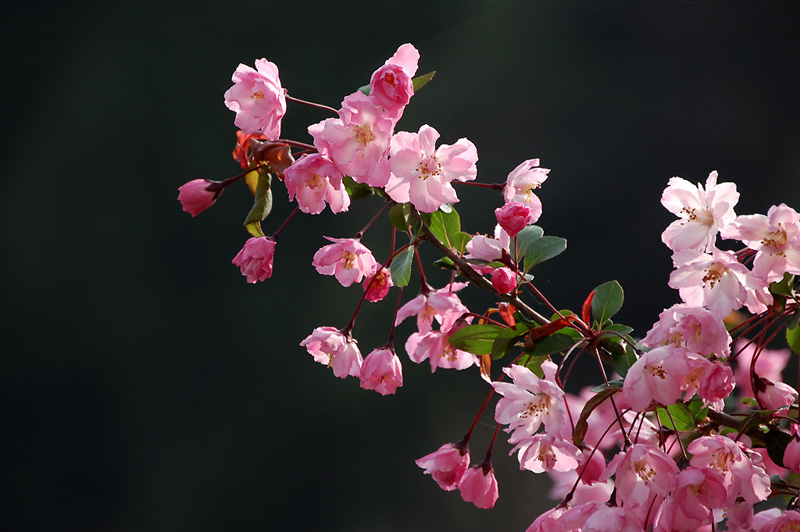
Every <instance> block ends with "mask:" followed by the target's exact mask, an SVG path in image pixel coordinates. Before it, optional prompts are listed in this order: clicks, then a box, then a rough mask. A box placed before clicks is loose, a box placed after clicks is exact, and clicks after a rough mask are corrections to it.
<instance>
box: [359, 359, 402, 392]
mask: <svg viewBox="0 0 800 532" xmlns="http://www.w3.org/2000/svg"><path fill="white" fill-rule="evenodd" d="M402 385H403V365H402V364H401V363H400V359H399V358H398V357H397V354H396V353H395V352H394V349H392V348H390V347H383V348H378V349H375V350H373V351H372V352H371V353H370V354H368V355H367V357H366V358H365V359H364V363H363V364H362V365H361V387H362V388H364V389H366V390H375V391H376V392H378V393H379V394H381V395H391V394H393V393H394V392H395V391H397V388H399V387H400V386H402Z"/></svg>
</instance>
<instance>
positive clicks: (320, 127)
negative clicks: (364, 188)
mask: <svg viewBox="0 0 800 532" xmlns="http://www.w3.org/2000/svg"><path fill="white" fill-rule="evenodd" d="M393 128H394V124H393V123H392V121H391V119H389V118H387V117H386V116H384V115H383V112H382V111H381V110H380V108H378V107H377V106H376V105H375V103H373V101H372V100H371V99H370V98H369V97H368V96H366V95H364V93H362V92H360V91H357V92H355V93H353V94H351V95H350V96H347V97H346V98H345V99H344V100H343V101H342V108H341V109H340V110H339V118H328V119H327V120H323V121H322V122H319V123H317V124H313V125H311V126H308V132H309V134H310V135H311V136H312V137H314V145H315V146H316V147H317V149H319V151H320V152H321V153H322V154H323V155H325V156H327V157H329V158H330V159H331V160H333V163H334V164H335V165H336V167H337V168H338V169H339V171H340V172H341V173H342V174H346V175H349V176H351V177H352V178H353V179H354V180H356V181H357V182H359V183H366V184H368V185H370V186H376V187H381V186H384V185H385V184H386V178H388V174H387V173H386V170H387V168H386V167H385V166H381V163H382V162H383V161H384V159H385V156H386V153H387V150H388V149H389V141H390V139H391V137H392V130H393ZM384 164H385V162H384ZM381 170H383V171H381Z"/></svg>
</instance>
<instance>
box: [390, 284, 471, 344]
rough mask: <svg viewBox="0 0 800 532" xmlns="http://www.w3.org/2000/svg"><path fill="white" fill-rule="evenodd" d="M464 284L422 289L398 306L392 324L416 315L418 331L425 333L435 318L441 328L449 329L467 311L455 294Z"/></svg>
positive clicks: (398, 323) (397, 323)
mask: <svg viewBox="0 0 800 532" xmlns="http://www.w3.org/2000/svg"><path fill="white" fill-rule="evenodd" d="M465 286H466V283H452V285H448V286H447V287H445V288H440V289H439V290H430V288H428V289H425V290H423V291H422V293H420V294H419V295H418V296H417V297H415V298H414V299H412V300H411V301H409V302H408V303H406V304H405V305H403V306H402V307H400V310H398V311H397V318H395V321H394V324H395V325H400V323H402V322H403V320H405V319H406V318H408V317H410V316H416V317H417V330H418V331H419V332H420V333H427V332H429V331H430V330H431V328H432V327H431V325H432V323H433V320H434V318H435V319H436V321H437V322H439V324H440V326H441V329H442V330H444V331H448V330H450V329H451V328H452V327H453V324H454V323H455V322H456V320H457V319H458V318H460V317H461V316H462V315H464V313H466V312H468V311H469V309H468V308H467V307H465V306H464V305H463V304H462V303H461V300H460V299H459V298H458V296H457V295H456V294H455V292H457V291H458V290H460V289H462V288H464V287H465Z"/></svg>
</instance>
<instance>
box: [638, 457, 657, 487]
mask: <svg viewBox="0 0 800 532" xmlns="http://www.w3.org/2000/svg"><path fill="white" fill-rule="evenodd" d="M633 470H634V471H635V472H636V475H637V476H638V477H639V478H640V479H642V480H643V481H644V483H645V485H647V484H650V481H651V480H653V478H654V477H655V476H656V471H655V469H653V468H652V467H650V464H648V463H647V462H645V461H644V460H639V461H638V462H636V463H635V464H633Z"/></svg>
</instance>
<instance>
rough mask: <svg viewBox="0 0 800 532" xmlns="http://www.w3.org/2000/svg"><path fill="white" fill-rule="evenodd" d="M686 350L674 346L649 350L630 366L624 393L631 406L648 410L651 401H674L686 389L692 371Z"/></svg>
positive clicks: (668, 403) (669, 402)
mask: <svg viewBox="0 0 800 532" xmlns="http://www.w3.org/2000/svg"><path fill="white" fill-rule="evenodd" d="M690 369H691V368H690V366H689V361H688V359H687V356H686V351H685V350H683V349H681V348H675V347H672V346H665V347H658V348H656V349H653V350H652V351H648V352H647V353H645V354H644V355H642V356H641V358H639V360H637V361H636V362H635V363H634V364H633V366H631V368H630V369H629V370H628V374H627V375H626V376H625V382H624V384H623V386H622V393H623V396H624V397H625V400H626V401H627V402H628V404H629V405H630V407H631V408H633V409H634V410H638V411H640V412H641V411H644V410H647V409H648V408H649V407H650V403H651V402H652V401H657V402H659V403H661V404H663V405H671V404H673V403H674V402H675V401H677V400H678V398H679V397H680V396H681V393H683V389H682V387H683V383H684V382H685V379H686V375H687V374H688V373H689V371H690Z"/></svg>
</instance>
